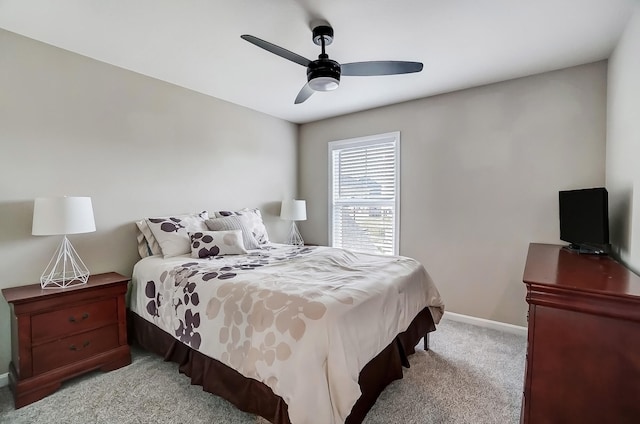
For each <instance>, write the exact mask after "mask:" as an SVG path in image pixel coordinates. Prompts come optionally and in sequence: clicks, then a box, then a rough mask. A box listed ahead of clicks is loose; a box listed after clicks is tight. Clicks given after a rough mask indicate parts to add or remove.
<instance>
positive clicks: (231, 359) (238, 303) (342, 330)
mask: <svg viewBox="0 0 640 424" xmlns="http://www.w3.org/2000/svg"><path fill="white" fill-rule="evenodd" d="M132 283H133V285H132V292H131V299H130V308H131V310H132V311H133V312H134V313H135V314H137V315H138V316H139V317H141V318H143V319H144V320H146V321H148V322H150V323H153V324H154V325H155V326H157V327H158V328H160V329H161V330H163V331H164V332H166V333H167V334H169V335H171V336H172V337H173V338H175V339H176V340H179V341H180V342H181V343H183V344H185V345H187V346H188V347H190V348H191V349H193V350H196V351H198V352H200V353H202V354H204V355H206V356H207V357H209V358H212V359H215V360H216V361H219V362H221V363H222V364H224V365H226V366H228V367H230V368H232V369H233V370H235V371H237V372H238V373H240V374H241V375H242V376H244V377H246V378H249V379H254V380H257V381H259V382H261V383H263V384H265V385H266V386H268V387H269V388H270V389H271V390H272V391H273V393H274V394H275V395H277V396H279V397H280V398H282V399H283V400H284V401H285V402H286V405H287V407H288V418H289V419H290V422H292V423H296V424H297V423H300V424H303V423H310V424H315V423H317V424H329V423H343V422H345V420H346V419H347V417H348V416H349V414H350V412H351V409H352V408H353V406H354V404H355V403H356V401H357V400H358V398H359V397H360V395H361V391H360V387H359V384H358V377H359V374H360V372H361V371H362V369H363V368H364V367H365V365H366V364H367V363H368V362H369V361H371V360H372V359H373V358H374V357H376V355H378V354H379V353H380V352H381V351H382V350H383V349H385V347H387V346H389V345H390V344H391V343H392V342H393V341H394V338H395V337H396V336H397V335H398V334H399V333H402V332H403V331H405V330H407V328H408V327H409V325H410V324H411V323H412V321H413V320H414V318H416V316H417V315H418V314H419V313H420V312H421V311H423V310H425V309H428V310H429V312H430V313H431V317H432V319H433V322H434V323H437V322H439V320H440V318H441V316H442V313H443V309H444V308H443V303H442V300H441V298H440V295H439V293H438V290H437V288H436V287H435V285H434V284H433V282H432V280H431V278H430V277H429V275H428V273H427V272H426V270H425V268H424V267H423V266H422V265H421V264H420V263H419V262H417V261H415V260H413V259H410V258H406V257H401V256H379V255H369V254H359V253H354V252H350V251H347V250H343V249H334V248H328V247H317V246H314V247H294V246H286V245H275V244H274V245H269V246H264V247H263V248H262V249H259V250H252V251H249V254H246V255H227V256H213V257H208V258H205V259H193V258H190V257H188V256H178V257H172V258H167V259H163V258H162V257H160V256H151V257H147V258H144V259H142V260H141V261H139V262H138V263H137V264H136V266H135V268H134V273H133V277H132ZM311 411H312V412H311Z"/></svg>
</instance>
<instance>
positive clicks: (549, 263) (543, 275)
mask: <svg viewBox="0 0 640 424" xmlns="http://www.w3.org/2000/svg"><path fill="white" fill-rule="evenodd" d="M523 281H524V282H525V283H526V284H528V285H535V286H537V287H538V288H539V289H542V290H549V291H553V290H556V289H558V290H565V289H568V290H572V291H578V292H583V293H585V294H586V293H591V294H596V295H605V296H615V297H625V298H628V299H629V300H631V299H633V300H637V301H638V302H640V277H638V276H637V275H636V274H634V273H633V272H632V271H631V270H629V269H628V268H626V267H625V266H624V265H622V264H620V263H618V262H616V261H615V260H613V259H612V258H610V257H608V256H598V255H586V254H579V253H576V252H572V251H569V250H567V249H564V248H563V246H558V245H553V244H539V243H531V244H530V245H529V254H528V255H527V263H526V266H525V269H524V275H523Z"/></svg>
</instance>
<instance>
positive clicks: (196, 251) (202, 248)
mask: <svg viewBox="0 0 640 424" xmlns="http://www.w3.org/2000/svg"><path fill="white" fill-rule="evenodd" d="M189 239H190V240H191V257H192V258H206V257H209V256H220V255H242V254H245V253H247V249H245V248H244V243H243V242H242V230H229V231H198V232H196V233H191V232H190V233H189Z"/></svg>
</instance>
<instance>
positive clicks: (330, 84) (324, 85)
mask: <svg viewBox="0 0 640 424" xmlns="http://www.w3.org/2000/svg"><path fill="white" fill-rule="evenodd" d="M338 85H340V80H337V79H335V78H333V77H316V78H314V79H312V80H311V81H309V87H311V88H312V89H313V90H315V91H331V90H335V89H336V88H338Z"/></svg>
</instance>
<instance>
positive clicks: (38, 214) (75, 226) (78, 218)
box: [31, 197, 96, 236]
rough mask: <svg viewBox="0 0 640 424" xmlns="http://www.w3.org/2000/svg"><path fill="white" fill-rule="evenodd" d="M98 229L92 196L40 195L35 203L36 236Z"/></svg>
mask: <svg viewBox="0 0 640 424" xmlns="http://www.w3.org/2000/svg"><path fill="white" fill-rule="evenodd" d="M95 230H96V223H95V221H94V218H93V206H92V205H91V197H39V198H37V199H36V200H35V201H34V203H33V226H32V229H31V234H33V235H34V236H50V235H62V234H79V233H90V232H92V231H95Z"/></svg>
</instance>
